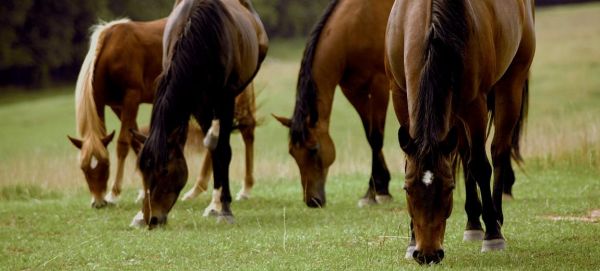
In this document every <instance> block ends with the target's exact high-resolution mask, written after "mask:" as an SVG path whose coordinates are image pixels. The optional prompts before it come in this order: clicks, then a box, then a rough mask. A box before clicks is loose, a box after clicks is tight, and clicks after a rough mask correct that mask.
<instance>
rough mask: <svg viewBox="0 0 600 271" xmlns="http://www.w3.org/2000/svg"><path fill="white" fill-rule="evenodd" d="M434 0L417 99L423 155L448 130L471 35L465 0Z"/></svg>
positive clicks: (419, 140) (427, 152) (417, 131)
mask: <svg viewBox="0 0 600 271" xmlns="http://www.w3.org/2000/svg"><path fill="white" fill-rule="evenodd" d="M431 2H432V3H431V22H430V26H429V30H428V33H427V34H426V43H425V51H424V58H423V59H424V62H423V69H422V72H421V77H420V84H419V93H418V95H417V100H416V123H417V124H418V125H416V127H415V129H416V130H415V140H416V143H417V146H419V150H418V155H419V156H421V157H424V156H426V155H428V154H430V153H431V152H432V150H433V149H434V148H436V146H437V145H439V140H440V139H439V138H438V137H439V136H440V135H441V134H442V133H443V132H444V129H445V125H446V123H445V120H446V118H447V117H448V113H447V112H448V106H452V108H456V107H457V105H458V100H459V99H458V94H459V89H460V79H461V77H462V72H463V69H464V67H463V65H464V64H463V63H464V47H465V44H466V41H467V38H468V31H467V22H466V18H465V17H466V11H465V3H464V0H432V1H431ZM452 90H454V91H452ZM450 99H451V101H452V102H451V103H450V102H449V101H450Z"/></svg>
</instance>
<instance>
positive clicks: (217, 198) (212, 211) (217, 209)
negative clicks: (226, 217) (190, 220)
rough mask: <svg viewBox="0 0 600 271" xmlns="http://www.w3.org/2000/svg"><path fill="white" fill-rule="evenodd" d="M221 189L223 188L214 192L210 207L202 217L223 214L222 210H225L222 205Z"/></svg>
mask: <svg viewBox="0 0 600 271" xmlns="http://www.w3.org/2000/svg"><path fill="white" fill-rule="evenodd" d="M221 189H223V188H219V189H216V190H213V195H212V200H211V202H210V204H209V205H208V207H206V209H204V214H202V216H209V215H217V214H220V213H221V210H223V205H222V204H221Z"/></svg>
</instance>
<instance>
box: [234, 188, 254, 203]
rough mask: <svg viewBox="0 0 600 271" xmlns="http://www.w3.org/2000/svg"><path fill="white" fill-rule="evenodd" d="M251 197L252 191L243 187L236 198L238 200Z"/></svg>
mask: <svg viewBox="0 0 600 271" xmlns="http://www.w3.org/2000/svg"><path fill="white" fill-rule="evenodd" d="M249 199H250V191H246V189H242V190H241V191H240V192H238V193H237V195H236V196H235V200H237V201H242V200H249Z"/></svg>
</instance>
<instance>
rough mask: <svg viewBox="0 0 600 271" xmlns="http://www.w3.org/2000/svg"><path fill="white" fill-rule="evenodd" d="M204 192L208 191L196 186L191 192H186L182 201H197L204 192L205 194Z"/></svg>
mask: <svg viewBox="0 0 600 271" xmlns="http://www.w3.org/2000/svg"><path fill="white" fill-rule="evenodd" d="M204 191H206V189H203V188H201V187H197V186H194V187H193V188H192V189H190V191H188V192H186V193H185V194H184V195H183V197H182V198H181V200H182V201H186V200H191V199H195V198H196V197H198V195H200V194H202V192H204Z"/></svg>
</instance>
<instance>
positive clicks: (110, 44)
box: [95, 19, 166, 104]
mask: <svg viewBox="0 0 600 271" xmlns="http://www.w3.org/2000/svg"><path fill="white" fill-rule="evenodd" d="M165 23H166V19H161V20H156V21H150V22H129V23H124V24H117V25H114V26H113V27H111V28H110V29H107V30H106V38H105V41H104V42H105V45H104V47H103V50H102V52H100V55H99V58H98V61H97V64H96V74H95V85H96V87H95V89H96V91H102V90H104V92H105V94H104V95H103V96H104V97H105V99H106V103H107V104H119V103H120V102H121V101H122V99H123V97H124V96H125V95H126V92H127V91H139V93H138V94H137V95H139V98H140V99H141V100H142V101H143V102H152V99H153V97H154V83H155V79H156V77H157V76H158V74H160V72H161V55H162V43H161V41H162V34H163V31H164V26H165Z"/></svg>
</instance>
